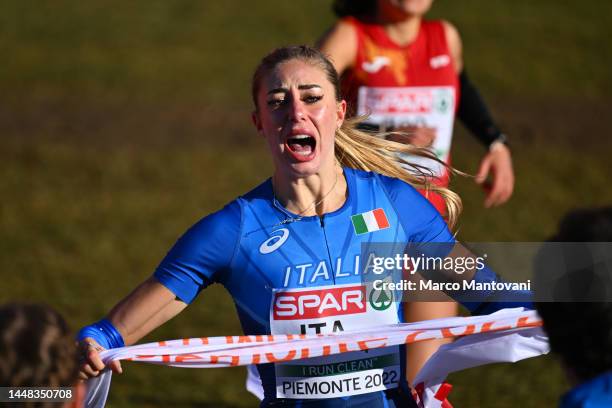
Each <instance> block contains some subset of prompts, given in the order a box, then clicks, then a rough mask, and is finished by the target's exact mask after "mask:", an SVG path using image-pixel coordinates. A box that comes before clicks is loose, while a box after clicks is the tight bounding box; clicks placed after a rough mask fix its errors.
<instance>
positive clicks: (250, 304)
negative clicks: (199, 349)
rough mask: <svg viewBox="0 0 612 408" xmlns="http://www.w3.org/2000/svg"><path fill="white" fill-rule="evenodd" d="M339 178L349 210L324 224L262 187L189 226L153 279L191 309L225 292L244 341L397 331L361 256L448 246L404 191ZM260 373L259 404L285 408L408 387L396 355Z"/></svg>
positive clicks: (388, 181)
mask: <svg viewBox="0 0 612 408" xmlns="http://www.w3.org/2000/svg"><path fill="white" fill-rule="evenodd" d="M344 175H345V178H346V181H347V187H348V196H347V199H346V202H345V203H344V205H343V206H342V207H341V208H339V209H338V210H336V211H334V212H331V213H327V214H325V215H324V216H323V217H321V218H320V217H318V216H312V217H299V216H297V215H295V214H292V213H290V212H289V211H287V210H286V209H285V208H284V207H283V206H282V205H281V204H280V203H279V202H278V201H276V199H275V197H274V193H273V189H272V183H271V180H267V181H265V182H264V183H262V184H261V185H259V186H258V187H257V188H255V189H254V190H252V191H250V192H249V193H247V194H245V195H244V196H241V197H239V198H237V199H236V200H234V201H232V202H231V203H229V204H228V205H226V206H225V207H224V208H223V209H222V210H220V211H218V212H216V213H214V214H211V215H209V216H206V217H205V218H203V219H202V220H200V221H199V222H198V223H196V224H195V225H194V226H193V227H191V229H189V230H188V231H187V232H186V233H185V234H184V235H183V236H182V237H181V238H180V239H179V240H178V242H177V243H176V244H175V246H174V247H173V248H172V249H171V250H170V252H169V253H168V255H167V256H166V257H165V259H164V260H163V261H162V262H161V264H160V265H159V267H158V268H157V270H156V271H155V277H156V278H157V280H159V282H161V283H162V284H163V285H164V286H166V287H167V288H168V289H169V290H171V291H172V292H173V293H174V294H176V296H177V297H178V298H179V299H181V300H182V301H184V302H186V303H190V302H192V301H193V300H194V298H195V297H196V296H197V295H198V293H199V292H200V291H201V290H202V289H204V288H205V287H206V286H208V285H210V284H212V283H220V284H222V285H223V286H224V287H225V288H226V289H227V291H228V292H229V293H230V294H231V296H232V298H233V300H234V303H235V305H236V309H237V311H238V315H239V318H240V322H241V325H242V328H243V330H244V333H245V334H315V333H333V332H336V331H345V330H353V329H360V328H364V327H372V326H377V325H381V324H388V323H398V322H400V321H401V320H402V316H401V307H400V306H401V305H400V302H395V303H393V304H388V303H385V301H384V299H382V300H381V299H380V298H377V297H375V296H373V295H372V293H369V292H368V287H367V285H366V284H365V283H364V280H363V276H362V273H365V271H364V268H363V265H364V262H365V260H364V259H361V258H362V245H363V244H366V245H367V244H370V243H376V242H387V243H388V242H395V243H401V244H402V245H403V244H404V243H405V244H408V243H410V242H454V238H453V236H452V234H451V233H450V232H449V230H448V229H447V226H446V223H445V222H444V220H443V219H442V218H441V217H440V215H439V214H438V212H437V211H436V210H435V209H434V207H433V206H432V205H431V204H430V203H429V202H428V201H427V200H426V199H425V198H424V197H423V196H422V195H421V194H420V193H419V192H418V191H417V190H415V189H414V188H413V187H411V186H410V185H408V184H406V183H404V182H403V181H401V180H398V179H393V178H389V177H385V176H381V175H379V174H376V173H369V172H364V171H359V170H354V169H350V168H345V169H344ZM258 370H259V373H260V376H261V378H262V384H263V387H264V394H265V400H264V403H266V401H268V402H269V401H273V400H278V399H283V401H284V402H285V406H297V405H299V404H302V403H304V402H306V401H305V400H316V401H318V403H317V404H318V405H317V406H336V405H327V404H331V403H332V402H333V401H343V402H346V401H347V400H349V399H355V398H364V397H368V396H370V397H376V398H379V399H381V401H382V399H384V397H383V395H384V394H383V393H382V392H381V391H385V390H390V391H391V392H393V391H394V389H397V388H398V387H399V386H400V385H401V384H402V383H403V382H405V381H404V358H403V356H402V352H401V350H400V349H399V348H398V347H390V348H381V349H374V350H368V351H351V352H348V353H342V354H339V355H337V356H328V357H326V358H316V359H313V358H310V359H304V360H298V361H291V362H282V361H279V362H278V363H274V364H260V365H259V366H258ZM395 391H397V390H395ZM387 392H389V391H387ZM321 404H325V405H321ZM370 406H377V405H375V404H374V403H372V404H371V405H370ZM379 406H386V403H383V402H381V403H380V405H379Z"/></svg>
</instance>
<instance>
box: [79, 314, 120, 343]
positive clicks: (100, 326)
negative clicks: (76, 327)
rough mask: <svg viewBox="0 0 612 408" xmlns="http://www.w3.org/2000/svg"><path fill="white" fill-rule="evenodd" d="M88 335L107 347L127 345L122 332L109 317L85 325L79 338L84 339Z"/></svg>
mask: <svg viewBox="0 0 612 408" xmlns="http://www.w3.org/2000/svg"><path fill="white" fill-rule="evenodd" d="M86 337H91V338H92V339H94V340H95V341H97V342H98V344H99V345H101V346H102V347H104V348H106V349H111V348H118V347H123V346H125V343H124V342H123V337H121V333H119V331H118V330H117V329H116V328H115V326H113V324H112V323H111V322H110V321H109V320H108V319H102V320H100V321H99V322H96V323H94V324H90V325H89V326H85V327H83V328H82V329H81V330H80V331H79V334H78V335H77V339H78V340H83V339H84V338H86Z"/></svg>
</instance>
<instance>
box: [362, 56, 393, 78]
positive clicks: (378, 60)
mask: <svg viewBox="0 0 612 408" xmlns="http://www.w3.org/2000/svg"><path fill="white" fill-rule="evenodd" d="M386 65H391V60H390V59H389V58H388V57H374V59H373V60H372V62H368V61H364V62H363V63H362V64H361V67H362V68H363V70H364V71H365V72H369V73H370V74H375V73H377V72H378V71H380V70H381V69H382V68H383V67H384V66H386Z"/></svg>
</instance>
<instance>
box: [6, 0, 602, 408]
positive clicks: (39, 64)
mask: <svg viewBox="0 0 612 408" xmlns="http://www.w3.org/2000/svg"><path fill="white" fill-rule="evenodd" d="M611 11H612V6H611V5H610V3H609V2H602V1H596V0H589V1H582V2H570V1H560V0H539V1H537V2H533V1H526V0H516V1H509V0H506V1H502V0H465V1H461V2H459V1H452V0H438V1H436V2H435V4H434V8H433V10H432V13H431V15H432V16H435V17H444V18H446V19H448V20H450V21H452V22H453V23H455V24H456V25H457V26H458V27H459V29H460V32H461V34H462V37H463V41H464V47H465V61H466V66H467V69H468V70H469V72H470V76H471V77H472V79H473V80H474V81H475V82H477V83H478V85H479V86H480V88H481V91H482V93H483V94H484V95H485V96H486V97H487V99H488V100H489V101H490V105H491V108H492V110H493V111H494V112H495V116H496V118H498V121H499V122H500V123H501V124H502V125H503V127H504V128H505V129H506V130H507V131H508V133H509V135H510V136H511V138H512V142H513V154H514V160H515V167H516V177H517V184H516V191H515V194H514V196H513V198H512V200H511V201H510V202H509V203H508V204H507V205H505V206H503V207H501V208H497V209H493V210H484V209H483V208H482V199H483V196H482V192H481V191H480V190H479V188H478V187H477V186H475V185H474V183H473V182H472V181H471V180H470V179H458V180H456V181H454V182H453V187H454V188H455V189H456V190H457V191H458V192H459V193H460V194H461V195H462V198H463V200H464V204H465V211H464V214H463V216H462V218H461V221H460V229H459V237H460V238H461V239H463V240H466V241H477V240H481V241H495V240H498V241H512V240H516V241H538V240H542V239H545V237H547V236H548V235H550V234H551V233H552V232H553V231H554V229H555V226H556V223H557V221H558V220H559V218H560V217H561V216H562V215H563V214H564V213H565V212H566V211H567V210H569V209H571V208H575V207H579V206H580V207H584V206H595V205H604V204H608V205H609V204H610V203H611V202H612V190H611V189H610V188H609V187H608V183H609V181H610V176H611V174H612V171H611V170H612V165H611V164H610V159H609V156H610V152H611V149H610V148H611V146H612V143H611V142H610V139H611V138H610V135H611V126H610V124H609V123H608V121H607V119H608V117H609V112H608V108H607V107H608V106H609V103H610V102H611V100H610V96H609V95H610V92H611V91H612V80H611V78H610V73H609V67H610V66H611V65H612V52H610V46H609V44H608V42H609V38H610V35H611V34H612V32H611V31H612V30H611V29H610V27H609V26H610V24H609V16H610V15H612V13H611ZM332 22H333V16H332V14H331V12H330V1H323V0H300V1H297V0H296V1H280V0H277V1H268V0H265V1H257V2H247V1H237V0H225V1H217V0H211V1H184V0H183V1H180V0H176V1H159V0H152V1H151V0H150V1H142V0H134V1H131V2H120V1H113V0H109V1H104V2H102V1H90V2H76V1H65V0H55V1H29V0H22V1H18V0H7V1H4V2H2V3H1V4H0V55H2V56H3V58H2V62H0V197H1V200H0V277H1V280H0V281H1V282H2V284H1V285H2V286H0V303H3V302H5V301H8V300H28V301H42V302H46V303H49V304H51V305H53V306H54V307H55V308H57V309H58V310H60V311H61V312H62V313H63V314H64V315H65V316H66V317H67V318H68V320H69V322H70V324H71V326H72V327H74V328H75V329H76V328H78V327H80V326H82V325H84V324H87V323H89V322H91V321H94V320H97V319H99V318H100V317H101V316H103V315H104V314H105V313H106V312H107V311H108V310H109V309H110V308H111V307H112V306H113V305H114V304H115V303H116V302H117V301H118V300H119V299H120V298H121V296H123V295H124V294H126V293H127V292H128V291H129V290H130V289H131V288H133V287H134V286H135V285H136V284H137V283H138V282H140V281H142V280H143V279H145V278H146V277H147V276H148V275H149V274H150V273H151V272H152V270H153V269H154V268H155V266H156V264H157V263H158V262H159V260H160V259H161V258H162V257H163V256H164V254H165V253H166V251H167V250H168V248H169V247H170V246H171V245H172V243H173V242H174V241H175V239H176V238H177V237H178V236H179V235H180V234H181V233H182V232H183V231H184V230H185V229H186V228H187V227H189V226H190V225H191V224H192V223H193V222H195V221H196V220H198V219H199V218H200V217H202V216H203V215H205V214H207V213H209V212H211V211H213V210H215V209H218V208H219V207H220V206H222V205H223V204H224V203H225V202H227V201H229V200H231V199H232V198H233V197H235V196H236V195H238V194H240V193H242V192H245V191H247V190H248V189H250V188H251V187H252V186H254V185H255V184H257V183H259V182H260V181H261V180H263V179H264V178H265V177H267V176H268V175H269V174H270V170H271V165H270V163H269V162H268V160H267V158H266V152H265V149H264V146H263V143H262V140H261V139H260V138H259V137H258V136H257V135H256V133H255V132H253V130H252V129H251V126H250V122H249V121H250V119H249V112H250V109H251V106H250V95H249V88H250V75H251V72H252V69H253V68H254V66H255V64H256V63H257V61H258V60H259V58H261V56H262V55H263V54H264V53H265V52H267V51H269V50H270V49H271V48H273V47H275V46H278V45H282V44H291V43H312V42H314V40H315V39H316V38H317V37H318V36H319V35H320V34H321V33H322V32H323V31H324V30H325V28H327V27H328V26H329V25H330V24H331V23H332ZM482 153H483V149H482V147H480V146H479V145H478V143H477V142H475V141H474V140H473V139H472V138H471V137H469V136H468V135H466V133H465V132H464V131H463V130H462V129H461V128H460V127H458V129H457V137H456V143H455V147H454V164H455V165H456V166H457V167H458V168H460V169H461V170H465V171H467V172H469V173H472V174H473V173H475V172H476V169H477V164H478V159H479V157H480V156H481V154H482ZM568 323H569V324H571V322H568ZM239 332H240V328H239V325H238V321H237V318H236V317H235V311H234V307H233V305H232V303H231V300H230V299H229V297H228V296H227V295H226V294H225V293H224V291H223V290H222V288H220V287H212V288H210V289H209V290H207V291H206V292H204V293H203V294H202V295H201V296H200V297H199V299H198V300H197V301H196V302H195V303H194V304H193V305H192V306H190V307H189V308H188V309H187V310H186V311H185V312H184V313H182V314H181V315H180V316H179V317H178V318H176V319H175V320H173V321H171V322H169V323H168V324H167V325H165V326H164V327H163V328H160V329H159V330H157V331H155V332H154V333H152V334H151V335H150V336H149V337H147V339H145V340H153V339H156V340H159V339H170V338H181V337H192V336H194V337H195V336H197V337H199V336H208V335H226V334H238V333H239ZM124 368H125V371H126V373H125V374H124V375H123V376H115V378H114V379H113V386H112V392H111V397H110V401H109V404H108V405H109V406H110V407H131V406H143V407H154V406H155V407H160V406H180V407H189V406H210V407H220V406H228V407H230V406H231V407H234V406H235V407H247V406H254V405H256V401H255V399H254V398H253V397H251V396H250V395H249V394H247V393H246V391H245V390H244V386H243V381H244V372H243V371H242V370H241V369H214V370H213V369H211V370H187V369H172V368H164V367H157V366H149V365H145V364H130V363H127V364H125V366H124ZM451 382H452V383H453V384H454V385H455V390H454V391H453V393H452V394H451V395H452V398H451V401H452V402H453V403H454V404H455V406H457V407H492V406H495V407H498V406H499V407H513V406H516V405H518V404H521V405H522V406H525V407H542V406H554V405H555V403H556V399H557V397H558V395H559V394H560V393H562V391H563V390H564V389H565V387H566V384H565V382H564V379H563V376H562V373H561V372H560V370H559V369H558V367H557V364H556V362H555V361H554V360H553V359H552V358H551V357H542V358H537V359H533V360H530V361H525V362H521V363H518V364H513V365H510V364H505V365H496V366H493V367H485V368H478V369H473V370H468V371H466V372H463V373H459V374H456V375H453V376H451Z"/></svg>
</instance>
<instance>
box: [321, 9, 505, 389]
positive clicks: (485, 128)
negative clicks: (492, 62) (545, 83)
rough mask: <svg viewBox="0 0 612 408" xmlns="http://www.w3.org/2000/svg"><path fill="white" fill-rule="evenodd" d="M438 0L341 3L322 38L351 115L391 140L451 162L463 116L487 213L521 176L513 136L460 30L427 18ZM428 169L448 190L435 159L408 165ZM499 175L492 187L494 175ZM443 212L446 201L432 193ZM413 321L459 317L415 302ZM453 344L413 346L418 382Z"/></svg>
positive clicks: (448, 307)
mask: <svg viewBox="0 0 612 408" xmlns="http://www.w3.org/2000/svg"><path fill="white" fill-rule="evenodd" d="M432 2H433V0H336V1H335V3H334V11H335V13H336V15H337V16H338V17H339V18H340V19H339V20H338V22H337V23H336V24H335V25H334V26H333V27H332V29H331V30H330V31H329V32H328V33H326V35H325V36H324V37H323V38H322V39H321V40H320V42H319V47H320V49H321V51H323V53H325V54H326V55H328V56H329V57H330V59H331V61H332V62H333V64H334V65H335V67H336V70H337V71H338V73H339V74H341V76H342V91H343V95H344V97H345V98H346V100H347V102H348V114H349V115H351V114H352V115H355V114H356V115H368V116H369V117H368V119H367V123H365V126H364V128H365V129H369V130H373V131H376V132H381V131H382V132H393V131H401V132H402V133H401V134H389V135H388V136H387V138H388V139H390V140H393V141H396V142H400V143H407V144H413V145H415V146H419V147H429V148H431V149H432V152H433V153H435V154H436V156H437V157H438V158H439V159H440V160H442V161H443V162H446V163H450V149H451V139H452V133H453V123H454V118H455V115H457V116H458V117H459V119H460V120H461V121H462V122H463V124H464V125H465V126H466V127H467V128H468V129H469V130H470V131H471V133H472V134H473V135H474V136H475V137H477V138H478V139H479V140H480V141H481V142H482V143H483V144H484V146H485V148H486V149H487V151H486V153H485V155H484V157H483V159H482V161H481V163H480V167H479V169H478V173H477V175H476V182H477V183H479V184H481V185H482V186H483V187H484V188H485V190H486V191H487V194H486V198H485V202H484V205H485V207H493V206H498V205H501V204H503V203H504V202H506V201H507V200H508V199H509V198H510V196H511V195H512V190H513V187H514V173H513V170H512V159H511V156H510V150H509V149H508V147H507V145H506V137H505V135H504V134H503V133H502V132H501V131H500V130H499V128H498V127H497V126H496V125H495V123H494V122H493V120H492V119H491V115H490V114H489V111H488V109H487V107H486V105H485V103H484V101H483V99H482V98H481V97H480V94H479V92H478V91H477V89H476V88H475V87H474V85H473V84H472V83H471V82H470V80H469V78H468V76H467V73H466V71H465V69H464V66H463V57H462V44H461V38H460V36H459V32H458V31H457V29H456V28H455V27H454V26H453V25H452V24H450V23H449V22H447V21H444V20H426V19H424V18H423V16H424V15H425V13H427V11H429V9H430V7H431V4H432ZM408 160H410V161H411V162H413V163H417V164H421V165H423V166H426V167H427V168H428V169H429V170H430V171H431V172H432V173H433V175H434V176H435V177H436V183H437V184H438V185H440V186H447V185H448V182H449V174H448V172H447V169H446V167H444V166H442V165H441V164H440V163H436V162H434V161H432V160H427V159H422V158H419V159H415V158H410V159H408ZM489 175H491V180H490V182H489V180H488V177H489ZM424 194H425V195H426V197H427V198H428V199H429V200H430V201H431V203H432V204H433V205H434V206H435V207H436V209H437V210H438V211H440V213H441V214H443V215H444V214H445V207H444V200H443V199H442V198H441V197H440V196H439V195H437V194H435V193H431V192H427V193H424ZM405 313H406V320H407V321H408V322H417V321H421V320H429V319H435V318H439V317H447V316H454V315H456V314H457V305H456V304H455V303H454V302H452V301H450V299H449V301H448V302H414V303H410V304H408V306H407V308H406V310H405ZM447 341H448V340H433V341H428V342H421V343H417V344H413V345H411V346H410V347H409V351H408V356H407V358H408V361H409V365H408V379H409V380H410V381H412V379H413V378H414V376H415V375H416V373H417V372H418V371H419V370H420V369H421V367H422V366H423V364H425V362H426V361H427V359H428V358H429V357H430V356H431V355H432V354H433V353H434V352H435V351H436V350H437V349H438V347H439V346H440V345H442V344H444V343H445V342H447Z"/></svg>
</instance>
